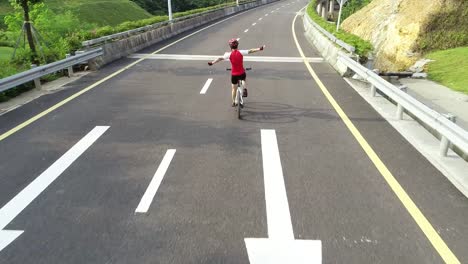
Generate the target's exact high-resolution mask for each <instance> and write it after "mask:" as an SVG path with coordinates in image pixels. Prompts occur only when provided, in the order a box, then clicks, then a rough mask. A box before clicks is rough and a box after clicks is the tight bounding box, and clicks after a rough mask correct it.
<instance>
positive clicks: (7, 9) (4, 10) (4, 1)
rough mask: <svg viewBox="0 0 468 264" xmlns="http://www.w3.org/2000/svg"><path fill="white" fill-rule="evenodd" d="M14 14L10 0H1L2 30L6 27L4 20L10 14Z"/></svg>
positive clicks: (0, 24)
mask: <svg viewBox="0 0 468 264" xmlns="http://www.w3.org/2000/svg"><path fill="white" fill-rule="evenodd" d="M11 12H13V7H11V5H10V3H9V2H8V0H0V30H2V29H5V28H6V25H5V23H4V22H3V19H4V18H5V16H6V15H7V14H8V13H11Z"/></svg>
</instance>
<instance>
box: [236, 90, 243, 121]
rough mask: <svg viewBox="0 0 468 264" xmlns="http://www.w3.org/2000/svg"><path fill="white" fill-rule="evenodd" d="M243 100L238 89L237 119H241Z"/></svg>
mask: <svg viewBox="0 0 468 264" xmlns="http://www.w3.org/2000/svg"><path fill="white" fill-rule="evenodd" d="M241 100H242V94H241V93H240V90H239V89H237V118H238V119H240V118H241Z"/></svg>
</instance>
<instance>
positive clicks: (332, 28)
mask: <svg viewBox="0 0 468 264" xmlns="http://www.w3.org/2000/svg"><path fill="white" fill-rule="evenodd" d="M315 6H316V0H312V1H311V2H310V4H309V6H308V7H307V13H308V14H309V16H310V18H312V20H314V21H315V22H316V23H317V24H319V25H320V26H321V27H323V28H324V29H325V30H327V31H328V32H330V33H332V34H333V35H334V36H336V37H337V38H339V39H341V40H342V41H344V42H346V43H348V44H349V45H352V46H354V47H355V48H356V54H358V55H359V56H360V57H361V58H364V59H365V58H367V56H368V54H369V52H370V51H372V45H371V44H370V43H369V42H368V41H365V40H363V39H361V38H360V37H358V36H356V35H353V34H351V33H348V32H345V31H343V30H341V31H339V32H336V25H335V24H330V23H329V22H327V21H325V20H324V19H323V18H322V17H321V16H319V15H318V14H317V12H316V11H315Z"/></svg>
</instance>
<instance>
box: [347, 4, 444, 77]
mask: <svg viewBox="0 0 468 264" xmlns="http://www.w3.org/2000/svg"><path fill="white" fill-rule="evenodd" d="M452 1H453V0H373V1H372V2H371V3H370V4H369V5H367V6H366V7H364V8H363V9H361V10H359V11H358V12H357V13H355V14H353V15H352V16H350V17H348V18H347V19H346V20H345V21H344V22H343V24H342V28H343V29H344V30H346V31H348V32H351V33H353V34H355V35H358V36H360V37H362V38H363V39H365V40H368V41H370V42H371V43H372V45H373V46H374V48H375V57H376V58H375V67H376V68H378V69H380V70H383V71H397V70H405V69H408V68H409V67H410V66H411V65H413V64H414V63H415V62H416V61H417V60H418V59H420V55H419V54H417V53H414V52H413V47H414V45H415V42H416V41H417V39H418V36H419V34H420V31H421V29H422V28H423V26H424V25H425V23H427V21H429V19H430V16H431V14H434V13H437V12H438V11H440V10H442V9H443V8H451V6H452Z"/></svg>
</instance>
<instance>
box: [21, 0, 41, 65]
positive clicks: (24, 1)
mask: <svg viewBox="0 0 468 264" xmlns="http://www.w3.org/2000/svg"><path fill="white" fill-rule="evenodd" d="M15 1H16V3H17V4H19V5H20V6H21V7H22V8H23V13H24V28H25V31H26V37H27V39H28V44H29V48H30V49H31V52H32V54H33V55H32V56H33V58H32V61H33V62H35V63H37V62H38V59H37V53H36V45H35V44H34V38H33V34H32V29H31V20H30V17H29V6H30V5H32V4H36V3H39V2H41V1H42V0H15Z"/></svg>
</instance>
